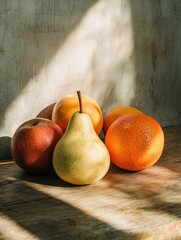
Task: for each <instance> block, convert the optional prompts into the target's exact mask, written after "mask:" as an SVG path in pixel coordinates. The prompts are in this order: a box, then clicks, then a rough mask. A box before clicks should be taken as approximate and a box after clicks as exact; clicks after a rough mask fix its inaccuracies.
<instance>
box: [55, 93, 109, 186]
mask: <svg viewBox="0 0 181 240" xmlns="http://www.w3.org/2000/svg"><path fill="white" fill-rule="evenodd" d="M77 94H78V98H79V105H80V112H75V113H74V114H73V116H72V118H71V119H70V122H69V125H68V127H67V129H66V132H65V134H64V135H63V137H62V138H61V139H60V140H59V142H58V143H57V145H56V147H55V149H54V153H53V167H54V169H55V172H56V173H57V175H58V176H59V177H60V178H61V179H63V180H64V181H66V182H69V183H72V184H75V185H86V184H92V183H94V182H96V181H98V180H100V179H101V178H103V177H104V176H105V175H106V173H107V172H108V170H109V167H110V155H109V152H108V150H107V148H106V146H105V144H104V143H103V142H102V141H101V139H100V138H99V137H98V135H97V134H96V132H95V130H94V127H93V125H92V121H91V119H90V117H89V115H88V114H87V113H84V112H83V111H82V101H81V94H80V91H78V92H77Z"/></svg>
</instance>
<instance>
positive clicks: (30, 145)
mask: <svg viewBox="0 0 181 240" xmlns="http://www.w3.org/2000/svg"><path fill="white" fill-rule="evenodd" d="M62 135H63V132H62V129H61V128H60V127H59V126H58V125H57V124H56V123H54V122H53V121H51V120H48V119H45V118H34V119H31V120H29V121H26V122H25V123H23V124H22V125H21V126H19V128H18V129H17V130H16V132H15V133H14V136H13V138H12V140H11V154H12V157H13V160H14V161H15V162H16V164H17V165H18V166H19V167H20V168H22V169H24V170H25V171H27V172H30V173H44V172H48V171H50V170H51V169H53V165H52V155H53V151H54V148H55V146H56V144H57V142H58V141H59V139H60V138H61V137H62Z"/></svg>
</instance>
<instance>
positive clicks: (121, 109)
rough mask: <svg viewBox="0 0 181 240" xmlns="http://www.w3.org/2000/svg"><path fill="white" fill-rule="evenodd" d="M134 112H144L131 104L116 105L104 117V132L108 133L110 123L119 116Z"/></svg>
mask: <svg viewBox="0 0 181 240" xmlns="http://www.w3.org/2000/svg"><path fill="white" fill-rule="evenodd" d="M133 113H135V114H141V113H142V112H141V111H140V110H138V109H137V108H134V107H130V106H116V107H113V108H112V109H111V110H110V112H109V113H108V114H107V116H106V117H105V119H104V122H103V131H104V133H105V134H106V132H107V130H108V128H109V127H110V125H111V124H112V123H113V122H114V121H115V120H116V119H117V118H119V117H122V116H125V115H128V114H133Z"/></svg>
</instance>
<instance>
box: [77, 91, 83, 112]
mask: <svg viewBox="0 0 181 240" xmlns="http://www.w3.org/2000/svg"><path fill="white" fill-rule="evenodd" d="M77 95H78V99H79V107H80V111H79V112H80V113H82V112H83V108H82V98H81V92H80V91H77Z"/></svg>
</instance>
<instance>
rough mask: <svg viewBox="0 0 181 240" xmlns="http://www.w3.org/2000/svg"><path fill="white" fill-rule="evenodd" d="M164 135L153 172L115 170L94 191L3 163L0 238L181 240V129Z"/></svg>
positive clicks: (92, 188)
mask: <svg viewBox="0 0 181 240" xmlns="http://www.w3.org/2000/svg"><path fill="white" fill-rule="evenodd" d="M164 132H165V140H166V141H165V148H164V152H163V154H162V157H161V159H160V160H159V161H158V162H157V163H156V164H155V165H154V166H153V167H151V168H149V169H146V170H144V171H141V172H134V173H130V172H126V171H123V170H120V169H118V168H117V167H115V166H111V169H110V171H109V173H108V174H107V175H106V177H104V178H103V179H102V180H101V181H99V182H97V183H96V184H93V185H90V186H78V187H76V186H72V185H70V184H68V183H65V182H63V181H61V180H60V179H59V178H58V177H57V176H55V175H54V174H52V175H50V174H49V175H41V176H33V175H29V174H27V173H24V172H23V171H22V170H21V169H20V168H19V167H18V166H17V165H16V164H15V163H14V162H13V161H0V210H1V213H0V239H8V240H10V239H13V240H16V239H17V240H21V239H23V240H24V239H25V240H29V239H43V240H46V239H47V240H49V239H50V240H51V239H62V240H68V239H74V240H79V239H80V240H81V239H87V240H91V239H92V240H94V239H96V240H97V239H100V240H104V239H133V240H137V239H153V240H163V239H164V240H165V239H169V240H170V239H181V164H180V163H181V127H178V128H167V129H164Z"/></svg>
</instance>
